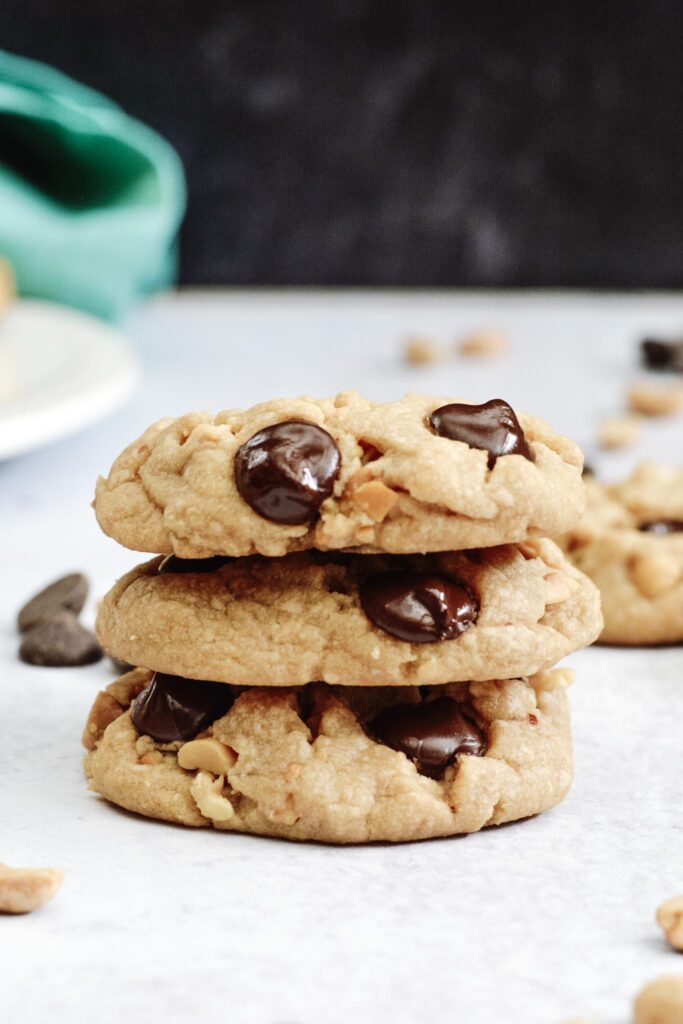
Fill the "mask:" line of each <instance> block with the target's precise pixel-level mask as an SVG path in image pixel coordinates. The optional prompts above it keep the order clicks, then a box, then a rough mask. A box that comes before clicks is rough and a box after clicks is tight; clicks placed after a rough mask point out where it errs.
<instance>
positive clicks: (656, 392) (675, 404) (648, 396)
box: [628, 380, 683, 416]
mask: <svg viewBox="0 0 683 1024" xmlns="http://www.w3.org/2000/svg"><path fill="white" fill-rule="evenodd" d="M628 404H629V408H630V409H632V410H633V412H638V413H642V415H643V416H671V415H673V413H676V412H679V411H680V410H681V408H683V385H682V384H679V383H676V384H659V383H657V384H654V383H651V382H650V381H648V380H644V381H637V382H636V383H635V384H632V385H631V387H630V388H629V389H628Z"/></svg>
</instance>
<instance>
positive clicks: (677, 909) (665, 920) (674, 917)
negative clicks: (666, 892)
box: [657, 896, 683, 952]
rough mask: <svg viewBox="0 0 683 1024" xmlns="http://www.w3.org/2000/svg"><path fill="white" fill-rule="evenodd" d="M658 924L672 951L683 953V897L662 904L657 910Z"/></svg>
mask: <svg viewBox="0 0 683 1024" xmlns="http://www.w3.org/2000/svg"><path fill="white" fill-rule="evenodd" d="M657 924H658V925H659V926H660V928H661V929H662V931H663V932H664V935H665V937H666V941H667V942H668V943H669V945H670V946H671V947H672V949H676V950H678V951H679V952H683V896H674V897H673V899H670V900H667V901H666V902H665V903H662V905H661V907H659V908H658V910H657Z"/></svg>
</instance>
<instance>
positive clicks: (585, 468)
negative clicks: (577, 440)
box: [581, 462, 595, 477]
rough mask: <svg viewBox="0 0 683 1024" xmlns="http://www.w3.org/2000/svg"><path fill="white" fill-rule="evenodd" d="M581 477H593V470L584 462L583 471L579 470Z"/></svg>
mask: <svg viewBox="0 0 683 1024" xmlns="http://www.w3.org/2000/svg"><path fill="white" fill-rule="evenodd" d="M581 475H582V476H593V477H594V476H595V470H594V469H593V467H592V466H591V465H590V464H589V463H588V462H584V464H583V469H582V470H581Z"/></svg>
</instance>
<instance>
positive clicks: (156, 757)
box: [138, 750, 164, 765]
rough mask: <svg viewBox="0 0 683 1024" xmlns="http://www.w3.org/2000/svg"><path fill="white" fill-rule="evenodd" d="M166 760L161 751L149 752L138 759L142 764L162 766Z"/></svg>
mask: <svg viewBox="0 0 683 1024" xmlns="http://www.w3.org/2000/svg"><path fill="white" fill-rule="evenodd" d="M163 759H164V755H163V754H162V753H161V751H160V750H147V751H145V753H144V754H142V755H141V756H140V757H139V758H138V762H139V763H140V764H147V765H150V764H161V762H162V761H163Z"/></svg>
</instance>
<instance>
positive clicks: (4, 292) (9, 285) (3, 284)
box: [0, 257, 16, 314]
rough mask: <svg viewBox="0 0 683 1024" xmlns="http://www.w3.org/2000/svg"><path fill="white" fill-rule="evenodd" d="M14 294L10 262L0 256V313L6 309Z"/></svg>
mask: <svg viewBox="0 0 683 1024" xmlns="http://www.w3.org/2000/svg"><path fill="white" fill-rule="evenodd" d="M15 295H16V284H15V280H14V271H13V270H12V266H11V264H10V263H9V262H8V261H7V260H4V259H2V257H0V314H1V313H3V312H4V311H5V310H6V309H7V307H8V306H9V304H10V303H11V302H12V300H13V299H14V297H15Z"/></svg>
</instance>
